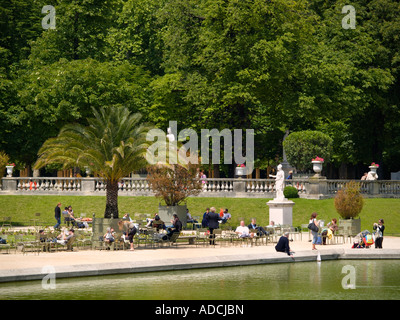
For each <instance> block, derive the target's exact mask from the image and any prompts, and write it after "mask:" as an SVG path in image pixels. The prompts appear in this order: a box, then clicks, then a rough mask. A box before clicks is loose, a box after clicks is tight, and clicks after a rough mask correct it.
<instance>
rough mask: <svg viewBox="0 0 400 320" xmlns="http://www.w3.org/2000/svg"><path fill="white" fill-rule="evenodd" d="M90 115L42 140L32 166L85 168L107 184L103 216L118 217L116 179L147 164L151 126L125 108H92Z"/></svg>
mask: <svg viewBox="0 0 400 320" xmlns="http://www.w3.org/2000/svg"><path fill="white" fill-rule="evenodd" d="M93 114H94V118H90V119H87V121H88V124H89V125H88V126H83V125H80V124H67V125H65V126H64V127H63V128H62V129H61V130H60V133H59V134H58V136H57V137H55V138H50V139H48V140H47V141H45V143H44V144H43V146H42V147H41V148H40V150H39V153H38V155H39V158H38V160H37V162H36V163H35V166H34V167H35V168H36V169H39V168H41V167H43V166H45V165H48V164H50V163H60V164H63V166H64V168H68V167H72V166H77V167H85V166H86V167H88V168H89V169H90V170H91V171H92V172H93V173H95V174H97V175H99V176H100V177H101V178H102V179H103V180H104V183H105V184H106V208H105V213H104V217H105V218H111V217H114V218H118V182H119V181H120V179H121V178H123V177H126V176H127V175H129V174H130V173H131V172H132V171H135V170H139V169H142V168H144V167H145V166H146V164H147V162H146V159H145V154H146V150H147V148H148V146H149V145H148V142H147V141H146V135H147V132H148V131H149V130H150V129H151V128H150V127H149V126H148V125H147V124H144V123H141V119H142V116H141V115H140V114H139V113H135V114H132V113H131V112H130V111H129V110H128V109H127V108H125V107H112V108H111V107H109V108H101V109H100V110H99V111H96V110H95V109H93Z"/></svg>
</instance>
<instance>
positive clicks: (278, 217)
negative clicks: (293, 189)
mask: <svg viewBox="0 0 400 320" xmlns="http://www.w3.org/2000/svg"><path fill="white" fill-rule="evenodd" d="M267 206H268V207H269V223H271V221H274V222H275V225H279V224H281V225H282V224H285V225H290V226H292V223H293V206H294V202H293V201H291V200H288V199H286V198H284V199H274V200H271V201H268V202H267Z"/></svg>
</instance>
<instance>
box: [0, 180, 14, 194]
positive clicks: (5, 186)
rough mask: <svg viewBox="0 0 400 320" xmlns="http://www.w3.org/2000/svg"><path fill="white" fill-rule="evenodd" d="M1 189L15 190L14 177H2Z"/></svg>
mask: <svg viewBox="0 0 400 320" xmlns="http://www.w3.org/2000/svg"><path fill="white" fill-rule="evenodd" d="M2 184H3V190H6V191H16V190H17V179H15V178H3V179H2Z"/></svg>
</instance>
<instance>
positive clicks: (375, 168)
mask: <svg viewBox="0 0 400 320" xmlns="http://www.w3.org/2000/svg"><path fill="white" fill-rule="evenodd" d="M368 168H369V169H370V170H371V171H372V173H373V174H376V170H378V167H377V166H369V167H368Z"/></svg>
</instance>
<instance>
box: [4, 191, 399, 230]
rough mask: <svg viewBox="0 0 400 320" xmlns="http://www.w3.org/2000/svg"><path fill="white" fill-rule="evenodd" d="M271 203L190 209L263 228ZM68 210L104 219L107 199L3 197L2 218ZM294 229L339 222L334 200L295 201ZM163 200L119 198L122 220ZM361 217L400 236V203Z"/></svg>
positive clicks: (385, 203) (380, 203) (208, 202)
mask: <svg viewBox="0 0 400 320" xmlns="http://www.w3.org/2000/svg"><path fill="white" fill-rule="evenodd" d="M269 200H271V199H242V198H241V199H237V198H189V199H187V206H188V208H189V210H190V212H191V214H192V215H193V216H202V215H203V212H204V211H205V209H206V207H211V206H214V207H215V208H216V209H217V211H219V209H220V208H228V209H229V212H230V213H231V214H232V217H233V219H232V226H236V225H237V224H238V221H239V218H240V217H242V218H244V219H245V221H246V224H247V223H249V222H250V219H251V218H252V217H255V218H256V219H257V222H258V224H259V225H267V224H268V223H269V221H268V206H267V205H266V202H267V201H269ZM59 201H60V202H61V203H62V208H64V206H68V205H72V208H73V209H74V212H75V216H79V215H80V213H86V214H87V216H88V217H91V215H92V213H95V214H96V216H97V217H102V216H103V213H104V207H105V197H99V196H85V197H81V196H5V195H2V196H0V217H5V216H11V217H12V221H13V223H14V224H20V225H28V224H29V220H30V219H33V218H34V215H35V213H36V212H40V213H41V220H42V221H43V222H44V223H45V224H48V225H53V224H54V223H55V219H54V208H55V206H56V204H57V202H59ZM293 201H294V202H295V203H296V204H295V206H294V207H293V225H294V226H299V225H301V224H307V223H308V219H309V217H310V215H311V213H312V212H314V211H315V212H317V213H319V219H323V220H325V222H328V221H329V220H330V219H332V218H337V219H339V215H338V214H337V213H336V211H335V207H334V205H333V199H328V200H307V199H294V200H293ZM158 203H159V200H158V199H156V198H154V197H125V196H121V197H119V210H120V216H121V217H122V215H123V214H124V213H130V214H131V215H132V216H133V214H134V213H155V212H157V208H158ZM360 217H361V228H362V230H365V229H367V230H370V231H372V223H373V222H376V221H378V219H380V218H383V219H384V220H385V225H386V230H387V231H386V232H387V233H400V199H365V204H364V208H363V210H362V213H361V214H360Z"/></svg>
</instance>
